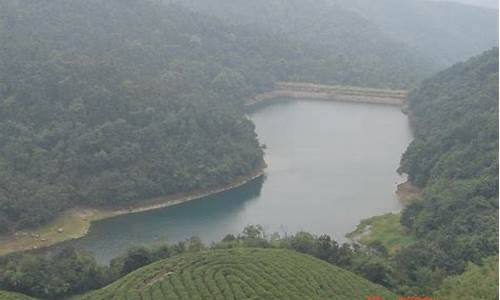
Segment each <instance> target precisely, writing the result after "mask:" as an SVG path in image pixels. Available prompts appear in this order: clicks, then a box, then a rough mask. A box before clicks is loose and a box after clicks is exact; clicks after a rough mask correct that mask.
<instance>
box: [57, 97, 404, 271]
mask: <svg viewBox="0 0 500 300" xmlns="http://www.w3.org/2000/svg"><path fill="white" fill-rule="evenodd" d="M249 117H250V118H251V119H252V120H253V121H254V122H255V125H256V131H257V134H258V137H259V140H260V142H261V143H263V144H265V145H266V147H267V148H266V150H265V151H266V156H265V160H266V162H267V164H268V169H267V171H266V176H265V177H262V178H259V179H257V180H254V181H252V182H250V183H248V184H246V185H244V186H242V187H239V188H237V189H234V190H230V191H226V192H223V193H220V194H217V195H212V196H208V197H205V198H201V199H198V200H195V201H191V202H187V203H184V204H180V205H177V206H173V207H167V208H164V209H159V210H154V211H149V212H143V213H137V214H130V215H123V216H119V217H116V218H111V219H107V220H102V221H99V222H96V223H93V224H92V226H91V228H90V231H89V233H88V235H87V236H85V237H83V238H81V239H78V240H74V241H70V242H68V243H66V245H71V246H75V247H78V248H83V249H86V250H89V251H92V252H93V253H94V254H95V256H96V258H97V259H98V261H99V262H101V263H107V262H108V261H109V260H110V259H111V258H113V257H115V256H117V255H118V254H120V253H122V252H123V251H125V250H126V249H127V248H128V247H130V246H132V245H153V244H157V243H164V242H170V243H174V242H179V241H182V240H184V239H187V238H189V237H191V236H199V237H200V238H201V239H202V240H203V241H204V242H207V243H209V242H210V241H217V240H220V239H222V238H223V237H224V236H225V235H226V234H228V233H232V234H237V233H240V232H241V231H242V229H243V228H244V227H245V226H246V225H249V224H260V225H263V227H264V228H265V229H266V232H267V233H269V234H270V233H273V232H278V233H280V234H286V233H288V234H290V233H295V232H297V231H300V230H305V231H309V232H311V233H315V234H323V233H326V234H330V235H331V236H332V238H334V239H336V240H337V241H339V242H344V241H346V239H345V237H344V235H345V234H346V233H348V232H351V231H353V230H354V228H355V227H356V225H357V224H358V223H359V222H360V221H361V220H362V219H364V218H367V217H370V216H373V215H378V214H383V213H386V212H391V211H396V210H399V209H400V208H401V205H400V203H399V202H398V200H397V198H396V196H395V194H394V192H395V189H396V184H397V183H400V182H402V181H404V178H402V177H400V176H399V175H398V174H397V173H396V169H397V167H398V165H399V160H400V157H401V154H402V153H403V151H404V150H405V148H406V147H407V146H408V144H409V142H410V141H411V139H412V134H411V131H410V127H409V123H408V119H407V117H406V116H405V115H404V114H403V113H401V110H400V108H399V107H396V106H387V105H376V104H357V103H342V102H329V101H309V100H297V101H295V100H294V101H275V102H272V103H267V104H260V105H258V106H257V107H254V108H252V111H251V112H250V113H249Z"/></svg>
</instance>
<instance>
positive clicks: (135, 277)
mask: <svg viewBox="0 0 500 300" xmlns="http://www.w3.org/2000/svg"><path fill="white" fill-rule="evenodd" d="M368 295H379V296H382V297H383V299H395V295H394V294H392V293H391V292H389V291H388V290H386V289H385V288H383V287H381V286H378V285H375V284H373V283H371V282H369V281H367V280H366V279H363V278H361V277H359V276H357V275H354V274H353V273H351V272H348V271H346V270H343V269H340V268H338V267H335V266H332V265H331V264H328V263H326V262H324V261H321V260H318V259H315V258H313V257H311V256H308V255H304V254H299V253H297V252H293V251H290V250H275V249H273V250H271V249H252V248H234V249H229V250H212V251H207V252H200V253H191V254H184V255H181V256H177V257H174V258H170V259H165V260H162V261H158V262H155V263H153V264H151V265H148V266H146V267H144V268H141V269H139V270H137V271H135V272H133V273H131V274H129V275H127V276H126V277H124V278H122V279H120V280H118V281H116V282H114V283H112V284H111V285H109V286H107V287H105V288H103V289H100V290H98V291H95V292H92V293H89V294H86V295H84V296H82V297H80V298H77V299H79V300H87V299H89V300H90V299H92V300H97V299H103V300H104V299H106V300H110V299H151V300H157V299H193V300H194V299H338V300H343V299H345V300H354V299H366V297H367V296H368Z"/></svg>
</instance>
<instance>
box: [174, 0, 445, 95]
mask: <svg viewBox="0 0 500 300" xmlns="http://www.w3.org/2000/svg"><path fill="white" fill-rule="evenodd" d="M166 1H167V0H166ZM171 1H172V2H176V1H174V0H171ZM181 3H183V4H185V5H187V6H189V7H190V8H192V9H194V10H197V11H200V12H203V13H207V14H210V15H213V16H216V17H218V18H220V19H222V20H224V21H226V22H228V23H232V24H237V25H244V26H247V27H251V28H260V29H262V30H265V31H268V32H272V33H275V34H277V35H279V36H284V37H287V38H288V39H290V40H293V41H296V42H299V43H302V44H306V45H308V47H310V48H311V49H312V51H311V52H310V53H308V55H309V61H310V62H309V63H308V65H309V64H311V69H310V70H308V71H309V72H308V73H307V74H305V75H304V76H302V80H305V81H312V82H316V83H327V84H328V83H335V84H338V83H340V84H350V85H358V86H369V87H396V88H401V87H404V88H407V87H409V86H414V85H415V84H416V83H417V82H418V81H420V80H421V79H423V78H424V77H426V76H428V75H429V74H430V73H431V72H432V71H437V69H436V66H435V65H434V61H433V58H431V57H430V56H425V55H423V54H421V53H419V52H418V51H416V50H414V49H413V48H412V47H408V46H406V45H405V44H404V43H403V42H401V41H399V40H397V39H393V38H391V37H389V36H388V35H387V34H386V33H385V32H383V31H382V30H380V29H379V28H378V27H377V26H376V25H375V24H373V23H372V22H370V21H368V20H367V19H365V18H363V17H361V16H360V15H359V14H357V13H354V12H351V11H349V10H347V9H344V8H342V7H340V6H338V5H333V4H332V3H330V2H329V1H325V0H287V1H283V0H255V1H244V0H186V1H182V2H181ZM315 58H321V59H320V60H318V61H317V62H318V63H319V64H318V65H315V62H314V59H315ZM409 68H412V69H411V71H409V72H408V70H409ZM335 71H340V73H339V74H336V75H335V76H333V77H332V76H328V77H326V76H325V75H327V74H328V73H330V72H335ZM323 74H324V75H323ZM318 76H320V78H318Z"/></svg>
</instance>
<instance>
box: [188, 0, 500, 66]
mask: <svg viewBox="0 0 500 300" xmlns="http://www.w3.org/2000/svg"><path fill="white" fill-rule="evenodd" d="M181 3H183V4H184V5H187V6H189V7H190V8H193V9H195V10H198V11H202V12H205V13H208V14H211V15H215V16H217V17H219V18H221V19H223V20H226V21H230V22H233V23H236V24H248V25H251V26H257V27H261V28H265V29H266V30H269V31H271V32H276V33H279V34H282V35H285V36H288V37H289V38H291V39H295V40H300V41H303V42H306V43H308V44H311V45H314V46H317V47H318V48H319V49H321V51H324V52H325V53H329V54H330V55H337V56H339V55H341V56H342V57H345V58H346V59H347V60H351V61H355V60H356V59H355V58H353V57H356V58H357V59H361V60H364V61H365V62H369V61H370V60H382V61H384V60H385V61H391V59H390V58H391V57H392V59H393V60H404V59H405V57H404V56H403V54H404V53H412V55H413V57H414V58H413V59H417V58H418V59H420V60H427V61H428V62H432V63H434V64H435V65H436V66H437V67H438V68H444V67H447V66H450V65H451V64H453V63H456V62H458V61H462V60H464V59H467V58H468V57H470V56H472V55H477V54H479V53H481V52H483V51H485V50H487V49H490V48H491V47H494V46H496V45H498V11H496V10H494V9H487V8H482V7H476V6H470V5H463V4H459V3H452V2H432V1H420V0H406V1H398V0H377V1H371V0H352V1H351V0H324V1H311V0H304V1H299V0H292V1H282V0H271V1H264V0H256V1H242V0H235V1H230V0H208V1H203V0H186V1H182V2H181ZM360 57H361V58H360ZM434 70H436V69H434Z"/></svg>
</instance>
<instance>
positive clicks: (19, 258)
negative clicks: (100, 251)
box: [0, 248, 109, 299]
mask: <svg viewBox="0 0 500 300" xmlns="http://www.w3.org/2000/svg"><path fill="white" fill-rule="evenodd" d="M108 282H109V280H108V278H107V273H106V268H104V267H101V266H98V265H97V263H96V262H95V260H94V258H93V257H92V256H91V255H88V254H83V253H78V252H76V251H75V250H73V249H69V248H68V249H65V250H63V251H61V252H59V253H57V254H55V255H49V256H45V255H32V254H15V255H10V256H7V257H2V258H0V288H2V289H7V290H11V291H17V292H21V293H25V294H29V295H33V296H36V297H41V298H46V299H60V298H61V297H64V296H67V295H71V294H78V293H82V292H85V291H88V290H92V289H96V288H99V287H101V286H103V285H104V284H106V283H108ZM2 299H3V298H2Z"/></svg>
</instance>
